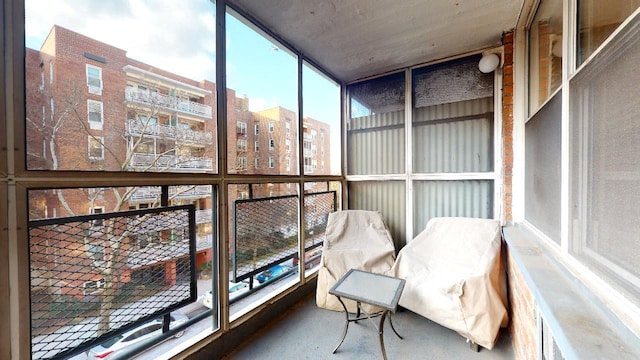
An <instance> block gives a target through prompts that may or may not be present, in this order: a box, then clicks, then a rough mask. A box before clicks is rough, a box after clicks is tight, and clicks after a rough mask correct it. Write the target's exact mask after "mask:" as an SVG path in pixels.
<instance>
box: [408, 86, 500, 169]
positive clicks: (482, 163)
mask: <svg viewBox="0 0 640 360" xmlns="http://www.w3.org/2000/svg"><path fill="white" fill-rule="evenodd" d="M493 131H494V130H493V98H483V99H475V100H469V101H461V102H455V103H449V104H442V105H434V106H429V107H422V108H418V109H415V111H414V117H413V167H414V169H413V170H414V172H415V173H455V172H486V171H493V167H494V166H493V160H494V159H493Z"/></svg>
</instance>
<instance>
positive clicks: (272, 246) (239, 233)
mask: <svg viewBox="0 0 640 360" xmlns="http://www.w3.org/2000/svg"><path fill="white" fill-rule="evenodd" d="M304 199H305V200H304V202H305V208H306V209H307V211H306V212H305V214H306V215H305V227H306V229H307V234H306V235H307V236H305V239H306V245H305V248H306V249H310V248H313V247H315V246H319V245H320V244H322V240H319V238H320V237H322V235H323V234H324V231H325V228H326V225H327V218H328V215H329V213H330V212H331V211H335V206H336V205H335V202H336V192H335V191H329V192H322V193H314V194H305V195H304ZM234 215H235V222H234V223H235V252H234V254H233V255H232V256H234V257H235V259H234V260H235V261H234V263H233V273H234V275H235V279H234V281H241V280H244V279H246V278H248V277H250V276H252V275H255V274H257V273H258V272H260V271H262V270H265V269H267V268H269V267H270V266H273V265H274V264H279V263H282V262H283V261H286V260H288V259H291V258H293V256H295V255H296V254H297V251H298V196H297V195H290V196H279V197H269V198H260V199H242V200H237V201H236V202H235V211H234Z"/></svg>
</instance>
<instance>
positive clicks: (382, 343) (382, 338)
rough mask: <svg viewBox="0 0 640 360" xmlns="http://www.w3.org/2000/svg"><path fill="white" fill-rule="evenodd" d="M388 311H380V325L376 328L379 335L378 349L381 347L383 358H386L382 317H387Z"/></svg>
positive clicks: (385, 359)
mask: <svg viewBox="0 0 640 360" xmlns="http://www.w3.org/2000/svg"><path fill="white" fill-rule="evenodd" d="M388 312H389V310H385V311H383V312H382V316H380V327H379V328H378V336H380V349H382V358H383V359H384V360H387V351H386V350H385V349H384V319H385V318H386V317H387V313H388ZM389 319H391V318H389Z"/></svg>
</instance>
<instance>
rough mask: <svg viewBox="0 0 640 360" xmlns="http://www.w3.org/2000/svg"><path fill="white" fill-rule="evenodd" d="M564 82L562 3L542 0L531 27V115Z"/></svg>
mask: <svg viewBox="0 0 640 360" xmlns="http://www.w3.org/2000/svg"><path fill="white" fill-rule="evenodd" d="M561 83H562V0H542V1H541V2H540V5H539V7H538V10H537V11H536V15H535V17H534V18H533V22H532V23H531V26H530V28H529V114H530V115H531V114H533V113H534V112H535V111H536V110H538V108H539V107H540V105H542V104H543V103H544V102H545V101H547V99H548V98H549V97H550V96H551V94H552V93H553V92H554V91H555V90H556V89H558V88H559V87H560V85H561Z"/></svg>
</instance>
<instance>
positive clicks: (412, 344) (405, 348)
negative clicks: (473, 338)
mask: <svg viewBox="0 0 640 360" xmlns="http://www.w3.org/2000/svg"><path fill="white" fill-rule="evenodd" d="M344 319H345V316H344V313H342V312H335V311H330V310H325V309H320V308H318V307H316V304H315V294H314V293H311V294H310V295H309V296H308V297H307V298H305V300H304V301H302V302H300V303H298V304H296V305H295V306H293V307H292V308H291V309H290V310H289V311H288V312H286V313H284V314H283V316H282V317H280V318H279V319H276V320H275V321H274V322H273V323H271V324H270V325H269V326H267V327H266V328H263V329H261V330H260V331H258V332H257V333H256V334H254V335H253V336H252V337H251V338H249V339H247V340H246V341H245V342H244V343H243V344H242V345H241V346H240V347H239V348H237V349H235V350H234V351H233V352H231V353H229V354H227V355H226V356H224V357H223V358H222V359H228V360H235V359H240V360H242V359H251V360H254V359H314V360H315V359H327V360H341V359H382V353H381V351H380V343H379V340H378V334H377V332H376V330H375V328H374V325H373V324H372V323H371V322H370V321H368V320H364V321H360V322H358V323H351V324H350V325H349V331H348V333H347V337H346V339H345V340H344V343H343V344H342V345H341V346H340V348H339V349H338V351H337V352H336V353H335V354H332V353H331V351H332V350H333V348H334V347H335V346H336V344H337V343H338V341H339V340H340V336H341V335H342V329H343V326H344ZM377 320H378V319H375V322H376V324H377V323H378V321H377ZM393 325H394V327H395V328H396V330H398V333H399V334H400V335H402V336H403V337H404V339H399V338H398V337H396V335H395V334H394V333H393V331H392V330H391V327H390V326H389V323H388V322H385V329H384V343H385V348H386V351H387V358H388V359H389V360H391V359H402V360H411V359H474V360H476V359H477V360H483V359H494V360H501V359H505V360H506V359H508V360H512V359H515V355H514V352H513V347H512V345H511V336H510V334H509V332H508V330H507V329H502V331H501V334H500V338H499V340H498V342H497V343H496V345H495V347H494V348H493V350H491V351H489V350H487V349H484V348H481V349H480V352H474V351H471V350H470V349H469V344H467V343H466V342H465V339H464V338H463V337H461V336H460V335H458V334H457V333H455V332H454V331H451V330H449V329H447V328H444V327H442V326H440V325H438V324H436V323H434V322H432V321H430V320H428V319H426V318H424V317H421V316H419V315H417V314H415V313H413V312H411V311H408V310H404V309H401V310H399V311H398V312H396V314H394V315H393Z"/></svg>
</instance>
